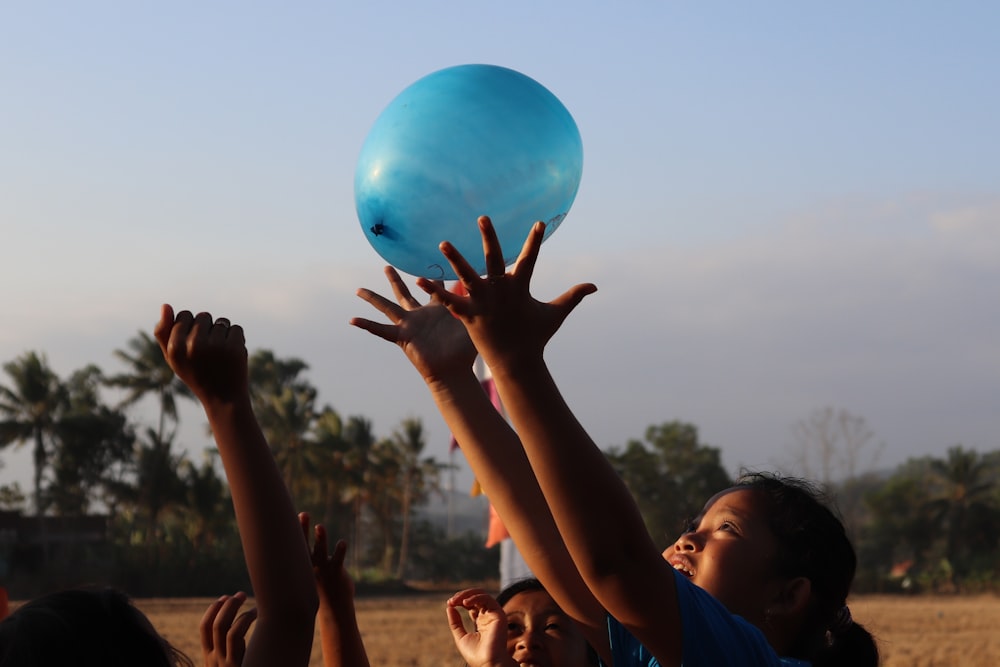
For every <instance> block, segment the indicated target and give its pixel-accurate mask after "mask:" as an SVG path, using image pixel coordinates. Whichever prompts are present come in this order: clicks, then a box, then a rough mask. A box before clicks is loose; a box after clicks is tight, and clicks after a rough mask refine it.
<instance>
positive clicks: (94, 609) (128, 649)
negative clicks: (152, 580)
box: [0, 588, 193, 667]
mask: <svg viewBox="0 0 1000 667" xmlns="http://www.w3.org/2000/svg"><path fill="white" fill-rule="evenodd" d="M47 665H80V666H82V667H132V666H134V665H144V666H146V665H148V666H150V667H181V666H183V667H193V663H192V662H191V660H190V659H189V658H188V657H187V656H185V655H184V654H183V653H181V652H180V651H178V650H177V649H175V648H174V647H173V646H171V645H170V643H169V642H167V640H166V639H164V638H163V637H161V636H160V635H159V633H157V632H156V630H155V629H154V628H153V625H152V624H151V623H150V622H149V619H148V618H146V616H145V615H144V614H143V613H142V612H141V611H139V610H138V609H137V608H136V607H135V606H134V605H133V604H132V601H131V600H129V598H128V596H127V595H125V594H124V593H122V592H120V591H117V590H115V589H112V588H102V589H71V590H65V591H59V592H56V593H50V594H48V595H44V596H42V597H39V598H36V599H34V600H32V601H31V602H28V603H26V604H24V605H22V606H21V607H20V608H18V609H17V610H16V611H15V612H14V613H12V614H11V615H10V616H8V617H7V618H6V619H4V620H3V622H0V667H15V666H16V667H22V666H24V667H35V666H38V667H42V666H47Z"/></svg>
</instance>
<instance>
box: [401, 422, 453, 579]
mask: <svg viewBox="0 0 1000 667" xmlns="http://www.w3.org/2000/svg"><path fill="white" fill-rule="evenodd" d="M392 440H393V442H394V444H395V449H396V452H397V455H398V456H399V458H400V475H401V480H400V481H401V484H402V489H401V492H400V514H401V516H402V525H401V527H400V538H399V560H398V562H397V565H396V578H397V579H402V578H403V577H404V575H405V574H406V561H407V558H408V557H409V544H410V520H411V519H412V518H413V508H414V507H415V506H417V505H419V504H421V503H423V502H425V501H426V500H427V497H428V495H429V494H430V493H432V492H435V491H436V492H438V493H440V491H441V471H442V470H444V469H445V468H446V467H447V464H443V463H439V462H437V461H436V460H434V458H433V457H424V456H423V452H424V447H426V445H427V439H426V438H425V437H424V425H423V422H421V421H420V420H419V419H412V418H411V419H404V420H403V421H402V423H401V424H400V426H399V428H398V429H397V430H396V431H395V432H394V433H393V435H392Z"/></svg>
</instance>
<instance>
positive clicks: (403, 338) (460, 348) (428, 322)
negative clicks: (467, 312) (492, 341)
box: [397, 303, 476, 377]
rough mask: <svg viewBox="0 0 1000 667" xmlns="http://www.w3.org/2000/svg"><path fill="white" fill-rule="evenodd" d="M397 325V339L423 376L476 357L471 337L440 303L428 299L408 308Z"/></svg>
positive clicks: (446, 370) (466, 363) (462, 366)
mask: <svg viewBox="0 0 1000 667" xmlns="http://www.w3.org/2000/svg"><path fill="white" fill-rule="evenodd" d="M398 327H399V336H398V338H397V343H398V344H399V346H400V347H401V348H402V349H403V352H404V353H406V356H407V357H408V358H409V359H410V362H411V363H412V364H413V365H414V366H416V368H417V370H418V371H420V373H421V375H423V376H424V377H431V376H436V375H445V374H448V373H449V372H451V371H455V370H468V369H470V368H471V367H472V362H473V361H474V360H475V358H476V349H475V348H474V347H473V346H472V340H471V339H470V338H469V334H468V333H467V332H466V330H465V327H464V326H463V325H462V323H461V322H460V321H458V320H457V319H455V317H454V316H452V314H451V313H449V312H448V309H447V308H445V307H444V306H442V305H440V304H437V303H429V304H427V305H426V306H421V307H419V308H417V309H415V310H409V311H407V312H406V314H405V315H404V316H403V319H402V320H401V321H400V323H399V325H398Z"/></svg>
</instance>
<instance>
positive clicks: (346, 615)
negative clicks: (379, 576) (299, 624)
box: [299, 512, 369, 667]
mask: <svg viewBox="0 0 1000 667" xmlns="http://www.w3.org/2000/svg"><path fill="white" fill-rule="evenodd" d="M299 524H300V525H301V527H302V535H303V536H304V537H305V540H306V546H308V545H309V534H310V532H312V533H313V534H314V535H315V541H314V542H313V544H312V548H311V549H310V550H309V553H310V557H311V559H312V566H313V574H314V575H315V577H316V590H317V592H318V594H319V611H318V613H317V614H316V622H317V624H318V625H319V637H320V644H321V646H322V650H323V665H324V667H368V665H369V661H368V654H367V652H366V651H365V645H364V642H363V641H362V640H361V632H360V630H358V619H357V615H356V614H355V610H354V582H353V581H352V580H351V577H350V576H349V575H348V574H347V570H346V569H345V568H344V556H345V555H346V554H347V542H345V541H344V540H338V541H337V544H336V546H334V548H333V553H332V554H330V553H328V551H327V544H326V528H324V527H323V526H322V525H321V524H316V526H315V527H314V528H313V530H312V531H310V530H309V528H310V520H309V514H308V513H307V512H300V513H299Z"/></svg>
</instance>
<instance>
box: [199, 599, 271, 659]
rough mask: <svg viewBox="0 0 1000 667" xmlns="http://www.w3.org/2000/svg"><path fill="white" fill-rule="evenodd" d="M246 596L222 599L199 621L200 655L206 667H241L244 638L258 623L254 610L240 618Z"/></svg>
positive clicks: (244, 650)
mask: <svg viewBox="0 0 1000 667" xmlns="http://www.w3.org/2000/svg"><path fill="white" fill-rule="evenodd" d="M246 600H247V596H246V593H236V594H235V595H223V596H222V597H220V598H219V599H218V600H216V601H215V602H213V603H212V604H210V605H209V607H208V609H207V610H206V611H205V615H204V616H202V618H201V624H200V626H199V627H200V630H201V652H202V656H203V657H204V659H205V667H240V665H242V664H243V655H244V654H245V653H246V648H247V645H246V634H247V631H248V630H249V629H250V625H251V624H252V623H253V622H254V621H255V620H256V619H257V609H256V608H253V609H250V610H248V611H245V612H243V613H242V614H240V615H239V616H237V615H236V613H237V612H238V611H239V610H240V607H242V606H243V603H244V602H246Z"/></svg>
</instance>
